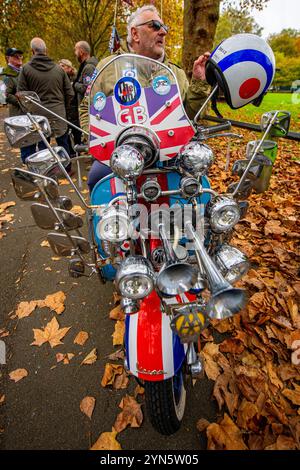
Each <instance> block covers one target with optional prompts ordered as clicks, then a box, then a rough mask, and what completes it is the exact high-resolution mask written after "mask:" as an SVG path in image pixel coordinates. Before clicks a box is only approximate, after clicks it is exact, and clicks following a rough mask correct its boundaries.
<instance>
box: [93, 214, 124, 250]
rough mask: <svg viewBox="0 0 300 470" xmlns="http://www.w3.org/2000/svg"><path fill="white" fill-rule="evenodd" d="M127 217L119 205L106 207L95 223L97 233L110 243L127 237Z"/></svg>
mask: <svg viewBox="0 0 300 470" xmlns="http://www.w3.org/2000/svg"><path fill="white" fill-rule="evenodd" d="M128 231H129V218H128V216H127V213H126V212H125V210H124V209H121V208H120V207H114V206H111V207H107V208H105V209H104V211H103V213H102V217H101V219H100V221H99V223H98V225H97V232H98V233H97V235H98V236H99V238H101V239H102V240H107V241H109V242H112V243H118V242H122V241H124V240H127V239H128Z"/></svg>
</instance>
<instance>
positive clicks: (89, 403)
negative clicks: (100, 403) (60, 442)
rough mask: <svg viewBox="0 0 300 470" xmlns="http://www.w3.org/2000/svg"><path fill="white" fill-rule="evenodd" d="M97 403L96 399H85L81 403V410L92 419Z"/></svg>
mask: <svg viewBox="0 0 300 470" xmlns="http://www.w3.org/2000/svg"><path fill="white" fill-rule="evenodd" d="M95 403H96V399H95V398H94V397H84V398H83V400H81V403H80V410H81V411H82V413H84V414H85V415H86V416H87V417H88V418H90V419H91V418H92V414H93V411H94V408H95Z"/></svg>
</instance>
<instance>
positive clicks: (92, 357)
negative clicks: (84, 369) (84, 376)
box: [80, 348, 97, 365]
mask: <svg viewBox="0 0 300 470" xmlns="http://www.w3.org/2000/svg"><path fill="white" fill-rule="evenodd" d="M96 361H97V349H96V348H94V349H92V350H91V352H90V353H89V354H88V355H87V356H86V357H85V358H84V359H83V361H82V362H81V364H80V365H83V364H85V365H90V364H94V363H95V362H96Z"/></svg>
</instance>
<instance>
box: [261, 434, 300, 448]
mask: <svg viewBox="0 0 300 470" xmlns="http://www.w3.org/2000/svg"><path fill="white" fill-rule="evenodd" d="M295 449H296V443H295V441H294V439H293V438H292V437H288V436H283V435H281V436H278V438H277V441H276V443H275V444H272V445H270V446H267V447H265V450H295Z"/></svg>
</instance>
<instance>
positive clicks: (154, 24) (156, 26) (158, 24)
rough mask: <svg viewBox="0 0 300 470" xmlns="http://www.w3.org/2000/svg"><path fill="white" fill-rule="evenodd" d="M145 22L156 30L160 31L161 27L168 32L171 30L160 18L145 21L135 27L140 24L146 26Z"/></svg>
mask: <svg viewBox="0 0 300 470" xmlns="http://www.w3.org/2000/svg"><path fill="white" fill-rule="evenodd" d="M145 24H147V25H148V26H149V28H151V29H153V30H154V31H159V30H160V28H163V29H164V30H165V31H166V33H167V32H168V31H169V28H168V26H166V25H165V24H163V23H161V22H160V21H158V20H150V21H146V22H145V23H141V24H137V25H135V27H136V28H137V27H138V26H144V25H145Z"/></svg>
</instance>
